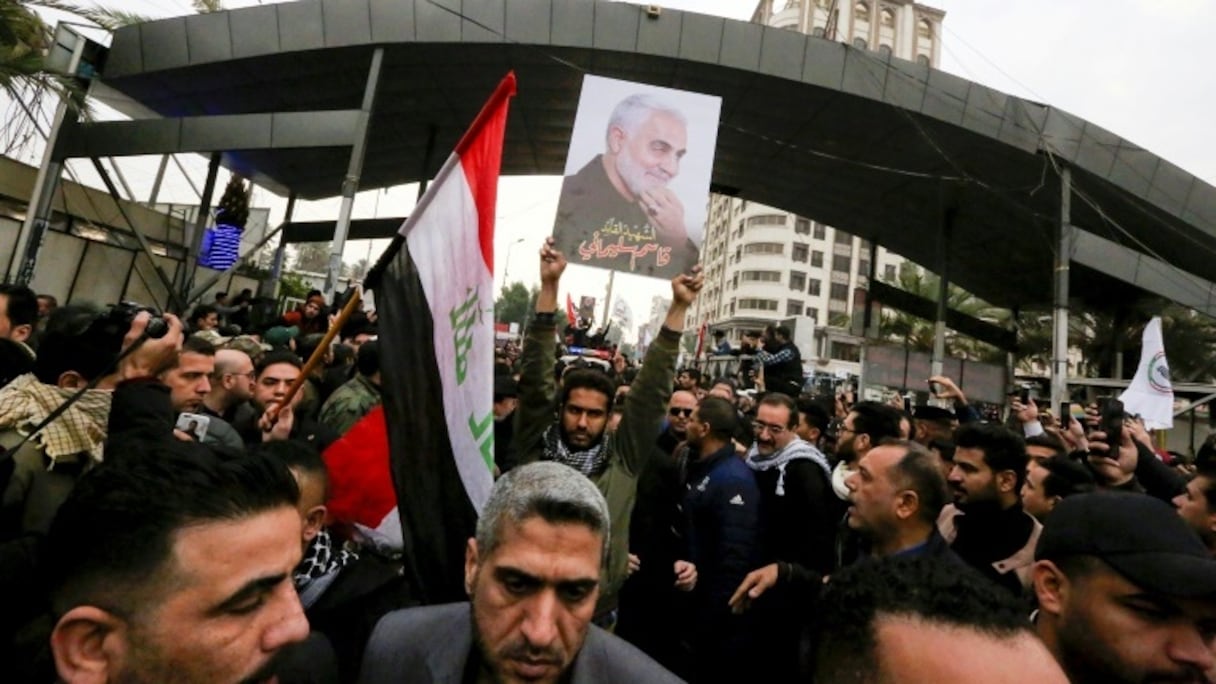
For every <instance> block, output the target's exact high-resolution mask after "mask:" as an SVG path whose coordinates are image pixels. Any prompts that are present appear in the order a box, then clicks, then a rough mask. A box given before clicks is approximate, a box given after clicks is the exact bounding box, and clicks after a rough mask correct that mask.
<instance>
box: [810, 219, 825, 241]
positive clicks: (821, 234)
mask: <svg viewBox="0 0 1216 684" xmlns="http://www.w3.org/2000/svg"><path fill="white" fill-rule="evenodd" d="M813 237H814V238H815V239H816V240H823V239H826V237H827V228H825V227H824V225H823V224H822V223H820V222H818V221H816V222H815V235H814V236H813Z"/></svg>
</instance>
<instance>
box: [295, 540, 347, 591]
mask: <svg viewBox="0 0 1216 684" xmlns="http://www.w3.org/2000/svg"><path fill="white" fill-rule="evenodd" d="M358 558H359V554H358V553H356V552H354V551H351V550H349V549H346V548H339V549H337V551H336V552H335V550H334V540H333V537H331V536H330V535H329V530H327V529H325V528H324V527H322V528H321V531H320V532H318V533H317V536H315V537H313V538H312V543H310V544H309V545H308V551H306V552H305V553H304V558H303V559H301V560H300V564H299V565H297V566H296V569H295V570H294V571H293V572H292V577H291V579H292V581H293V582H294V583H295V585H296V589H297V590H298V591H300V592H303V591H304V590H305V589H307V588H308V585H309V584H311V583H312V581H313V580H315V579H318V578H320V577H324V576H325V575H328V574H330V573H333V572H337V571H338V570H341V569H342V568H343V567H345V566H346V564H347V563H350V562H351V561H354V560H358Z"/></svg>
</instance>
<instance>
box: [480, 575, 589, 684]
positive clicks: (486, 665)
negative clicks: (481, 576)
mask: <svg viewBox="0 0 1216 684" xmlns="http://www.w3.org/2000/svg"><path fill="white" fill-rule="evenodd" d="M474 581H476V580H474ZM473 593H474V594H476V588H474V590H473ZM469 613H470V617H469V622H471V623H472V625H473V646H474V648H476V649H477V654H478V656H479V657H480V658H481V669H482V671H484V672H485V673H486V674H488V675H490V680H491V681H493V682H501V681H503V673H502V672H499V671H496V670H495V669H494V668H495V667H504V664H505V662H506V661H508V660H515V661H519V660H523V661H547V662H552V663H555V664H556V665H557V667H559V668H560V667H562V665H563V664H564V662H565V658H564V657H563V655H564V654H562V653H561V651H559V650H557V649H555V648H536V647H533V646H531V645H530V644H528V642H527V640H525V639H524V638H523V636H522V635H521V636H519V637H517V638H515V639H512V640H511V641H510V642H508V643H507V644H506V645H505V646H503V647H502V648H501V649H500V650H498V651H497V652H491V651H490V645H489V644H487V643H486V642H485V639H484V638H483V637H482V635H481V627H480V625H478V623H477V608H476V607H475V606H474V605H473V603H472V601H470V602H469Z"/></svg>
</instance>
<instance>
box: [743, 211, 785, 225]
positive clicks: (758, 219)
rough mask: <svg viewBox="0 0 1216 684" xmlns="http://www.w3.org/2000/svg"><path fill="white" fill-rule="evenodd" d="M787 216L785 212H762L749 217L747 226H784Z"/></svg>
mask: <svg viewBox="0 0 1216 684" xmlns="http://www.w3.org/2000/svg"><path fill="white" fill-rule="evenodd" d="M784 225H785V216H784V215H783V214H761V215H759V216H753V217H751V218H749V219H747V227H748V228H751V227H752V226H784Z"/></svg>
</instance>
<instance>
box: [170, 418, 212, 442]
mask: <svg viewBox="0 0 1216 684" xmlns="http://www.w3.org/2000/svg"><path fill="white" fill-rule="evenodd" d="M210 425H211V418H209V417H207V416H204V415H203V414H201V413H183V414H181V415H179V416H178V417H177V423H176V424H174V426H173V427H175V428H177V429H178V430H181V431H182V432H184V433H186V435H187V436H189V437H190V438H191V439H193V440H194V441H196V442H201V441H203V440H204V439H206V437H207V428H208V427H210Z"/></svg>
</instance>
